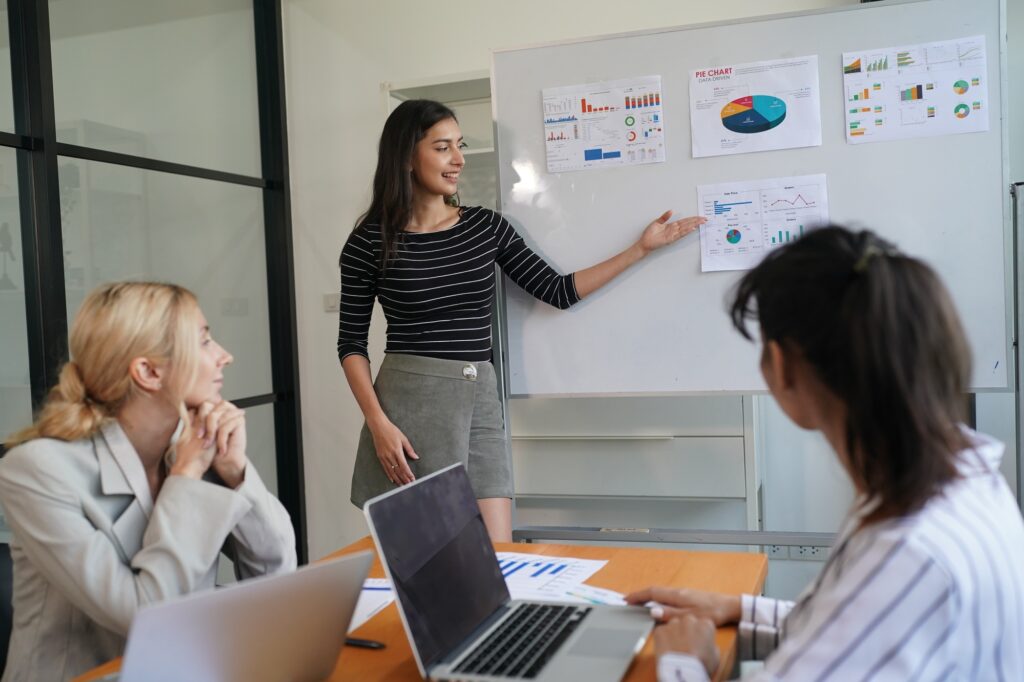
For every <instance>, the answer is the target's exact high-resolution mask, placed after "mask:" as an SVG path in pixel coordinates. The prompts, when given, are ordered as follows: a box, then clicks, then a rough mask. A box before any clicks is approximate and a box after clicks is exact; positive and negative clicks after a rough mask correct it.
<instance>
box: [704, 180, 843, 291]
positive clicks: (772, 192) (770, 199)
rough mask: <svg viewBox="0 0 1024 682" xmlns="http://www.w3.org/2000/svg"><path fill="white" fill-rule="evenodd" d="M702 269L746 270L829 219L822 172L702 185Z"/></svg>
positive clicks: (826, 193)
mask: <svg viewBox="0 0 1024 682" xmlns="http://www.w3.org/2000/svg"><path fill="white" fill-rule="evenodd" d="M697 200H698V204H699V206H700V210H701V214H702V215H703V216H704V217H705V218H707V219H708V221H707V222H706V223H705V224H704V225H702V226H701V228H700V252H701V259H700V266H701V271H702V272H711V271H716V270H746V269H748V268H752V267H754V266H755V265H757V264H758V263H760V262H761V259H762V258H764V257H765V256H766V255H767V254H768V253H769V252H770V251H771V250H772V249H776V248H778V247H780V246H783V245H784V244H788V243H789V242H791V241H794V240H796V239H799V238H800V237H802V236H803V235H804V233H805V232H806V231H807V230H810V229H812V228H814V227H816V226H818V225H821V224H824V223H827V222H828V191H827V188H826V185H825V176H824V175H821V174H819V175H803V176H797V177H788V178H771V179H767V180H754V181H750V182H729V183H723V184H718V185H701V186H699V187H698V188H697Z"/></svg>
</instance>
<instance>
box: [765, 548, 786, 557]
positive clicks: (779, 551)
mask: <svg viewBox="0 0 1024 682" xmlns="http://www.w3.org/2000/svg"><path fill="white" fill-rule="evenodd" d="M764 553H765V554H767V555H768V558H769V559H788V558H789V547H786V546H785V545H765V546H764Z"/></svg>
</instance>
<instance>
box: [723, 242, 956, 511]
mask: <svg viewBox="0 0 1024 682" xmlns="http://www.w3.org/2000/svg"><path fill="white" fill-rule="evenodd" d="M731 314H732V320H733V324H734V325H735V326H736V328H737V329H738V330H739V331H740V333H742V334H743V335H744V336H745V337H747V338H748V339H752V336H751V334H750V332H749V330H748V329H747V320H748V319H756V320H757V321H758V324H759V326H760V330H761V336H762V341H764V342H767V341H769V340H771V341H776V342H778V343H779V344H780V345H782V346H783V347H784V348H787V349H792V350H796V351H798V352H799V353H800V354H801V355H802V357H803V358H804V359H805V360H806V361H807V362H808V363H809V364H810V365H811V366H812V367H813V369H814V371H815V372H816V373H817V374H818V376H819V377H820V379H821V380H822V382H823V383H824V384H825V385H826V386H827V387H828V388H829V390H831V391H832V392H833V393H834V394H835V395H836V396H837V397H839V398H840V399H841V400H842V401H843V402H844V403H845V404H846V408H847V424H846V446H847V457H848V462H847V464H848V468H849V470H850V473H851V475H852V476H853V477H854V479H855V483H856V484H857V485H858V487H859V488H861V489H862V490H865V491H867V493H868V495H869V497H870V498H872V499H873V500H874V501H876V502H877V506H876V507H875V508H874V509H873V510H872V511H871V513H870V514H869V515H868V516H867V517H866V518H865V523H871V522H874V521H879V520H882V519H886V518H893V517H897V516H903V515H906V514H909V513H912V512H914V511H916V510H918V509H920V508H921V507H922V506H923V505H924V504H925V503H926V502H927V501H928V500H929V499H930V498H931V497H932V496H934V495H935V494H936V493H937V492H938V491H939V490H940V489H941V488H942V486H943V485H944V484H945V483H947V482H948V481H950V480H952V479H953V478H955V477H956V475H957V474H956V463H955V458H956V455H957V453H958V452H959V451H961V450H963V449H964V448H965V447H967V446H968V442H967V438H966V436H965V435H964V434H963V432H962V431H961V430H960V424H961V423H962V422H963V421H964V420H965V418H966V405H967V403H966V391H967V387H968V382H969V380H970V375H971V362H970V350H969V347H968V344H967V339H966V336H965V334H964V331H963V328H962V326H961V324H960V320H959V318H958V316H957V314H956V310H955V309H954V307H953V303H952V300H951V299H950V297H949V293H948V292H947V291H946V288H945V287H944V286H943V284H942V282H941V281H940V280H939V278H938V276H937V275H936V274H935V272H934V271H933V270H932V269H931V268H930V267H929V266H927V265H925V264H924V263H923V262H921V261H919V260H917V259H915V258H911V257H909V256H905V255H903V254H901V253H899V252H898V251H897V250H896V248H895V247H894V246H893V245H892V244H890V243H888V242H886V241H884V240H882V239H881V238H879V237H878V236H876V235H875V234H874V233H872V232H868V231H862V232H851V231H849V230H847V229H845V228H842V227H837V226H830V227H825V228H821V229H818V230H815V231H813V232H811V233H809V234H807V235H806V236H804V237H803V238H801V239H799V240H797V241H796V242H793V243H792V244H789V245H787V246H785V247H782V248H780V249H778V250H776V251H774V252H772V253H771V254H769V255H768V256H767V257H766V258H765V259H764V260H763V261H762V262H761V263H760V264H759V265H758V266H757V267H756V268H754V269H753V270H751V271H750V272H748V273H747V274H746V276H744V277H743V279H742V280H741V281H740V283H739V284H738V286H737V289H736V292H735V298H734V300H733V303H732V310H731Z"/></svg>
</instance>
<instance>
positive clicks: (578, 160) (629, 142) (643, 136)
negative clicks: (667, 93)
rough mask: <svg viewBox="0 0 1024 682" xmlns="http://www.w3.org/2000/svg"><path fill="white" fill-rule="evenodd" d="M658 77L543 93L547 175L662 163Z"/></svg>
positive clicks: (662, 141)
mask: <svg viewBox="0 0 1024 682" xmlns="http://www.w3.org/2000/svg"><path fill="white" fill-rule="evenodd" d="M661 102H662V96H661V76H645V77H642V78H631V79H625V80H618V81H604V82H600V83H590V84H587V85H571V86H566V87H560V88H547V89H545V90H544V91H543V105H544V139H545V145H546V150H547V160H548V172H549V173H561V172H564V171H575V170H586V169H593V168H604V167H608V166H622V165H636V164H643V163H659V162H662V161H664V160H665V131H664V127H663V126H664V120H663V119H664V117H663V116H662V103H661Z"/></svg>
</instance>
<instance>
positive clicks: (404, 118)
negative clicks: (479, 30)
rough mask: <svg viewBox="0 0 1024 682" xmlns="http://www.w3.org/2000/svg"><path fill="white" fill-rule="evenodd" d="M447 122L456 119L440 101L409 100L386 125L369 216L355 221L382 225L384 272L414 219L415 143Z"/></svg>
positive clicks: (382, 266) (361, 223)
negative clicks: (436, 126)
mask: <svg viewBox="0 0 1024 682" xmlns="http://www.w3.org/2000/svg"><path fill="white" fill-rule="evenodd" d="M446 119H452V120H455V113H454V112H453V111H452V110H451V109H449V108H448V107H446V106H445V105H443V104H441V103H440V102H434V101H432V100H428V99H410V100H406V101H405V102H402V103H401V104H399V105H398V106H397V107H395V110H394V111H392V112H391V115H390V116H388V120H387V121H386V122H385V123H384V130H383V131H381V134H380V146H379V149H378V151H377V170H376V171H375V172H374V174H373V197H372V199H371V200H370V207H369V208H368V209H367V210H366V213H364V214H363V215H361V216H360V217H359V219H358V220H357V221H356V227H359V226H361V225H363V224H366V223H370V224H376V225H379V226H380V237H381V254H380V267H381V270H382V271H383V270H384V269H385V268H386V267H387V265H388V264H389V263H390V262H391V259H392V258H393V257H394V255H395V251H396V250H397V247H398V242H399V239H400V238H401V235H402V232H403V231H404V230H405V228H406V226H407V225H408V224H409V220H410V218H411V217H412V174H411V171H410V169H409V164H410V163H411V162H412V155H413V151H414V150H415V149H416V143H417V142H419V141H420V140H422V139H423V136H424V135H426V133H427V131H428V130H430V129H431V128H433V127H434V125H436V124H437V123H440V122H441V121H444V120H446ZM339 262H340V261H339Z"/></svg>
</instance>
